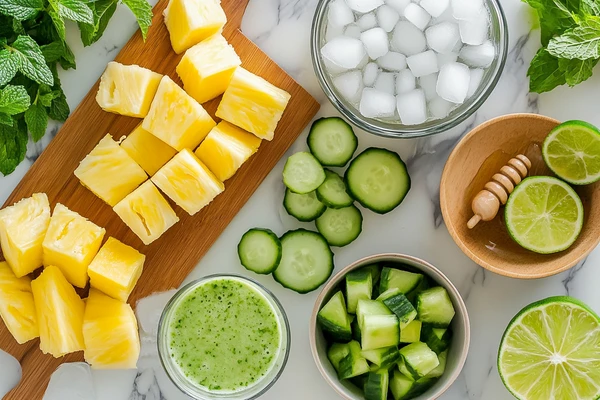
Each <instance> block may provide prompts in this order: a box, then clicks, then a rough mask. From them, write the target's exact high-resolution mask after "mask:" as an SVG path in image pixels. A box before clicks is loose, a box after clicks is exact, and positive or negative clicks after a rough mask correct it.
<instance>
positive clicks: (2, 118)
mask: <svg viewBox="0 0 600 400" xmlns="http://www.w3.org/2000/svg"><path fill="white" fill-rule="evenodd" d="M0 124H2V125H8V126H13V124H14V120H13V119H12V117H11V116H10V115H8V114H5V113H0Z"/></svg>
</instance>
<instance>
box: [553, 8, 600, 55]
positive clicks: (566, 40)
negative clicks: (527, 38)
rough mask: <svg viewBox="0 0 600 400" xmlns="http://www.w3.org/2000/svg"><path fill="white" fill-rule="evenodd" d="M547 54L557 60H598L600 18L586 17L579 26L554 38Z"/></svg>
mask: <svg viewBox="0 0 600 400" xmlns="http://www.w3.org/2000/svg"><path fill="white" fill-rule="evenodd" d="M548 52H549V53H550V54H552V55H553V56H555V57H558V58H568V59H569V60H572V59H578V60H587V59H590V58H600V18H598V17H591V16H590V17H588V18H586V19H585V20H583V21H581V24H580V25H579V26H578V27H576V28H573V29H569V30H568V31H566V32H564V33H563V34H562V35H560V36H557V37H554V38H552V39H551V40H550V42H549V43H548Z"/></svg>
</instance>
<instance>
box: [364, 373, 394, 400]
mask: <svg viewBox="0 0 600 400" xmlns="http://www.w3.org/2000/svg"><path fill="white" fill-rule="evenodd" d="M389 382H390V374H389V372H388V370H387V369H380V370H378V371H375V372H369V376H368V379H367V383H366V384H365V400H387V394H388V387H389Z"/></svg>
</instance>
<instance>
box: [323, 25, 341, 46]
mask: <svg viewBox="0 0 600 400" xmlns="http://www.w3.org/2000/svg"><path fill="white" fill-rule="evenodd" d="M343 34H344V27H343V26H336V25H327V30H326V31H325V40H326V41H327V42H329V41H331V39H333V38H336V37H338V36H342V35H343Z"/></svg>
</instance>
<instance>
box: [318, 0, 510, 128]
mask: <svg viewBox="0 0 600 400" xmlns="http://www.w3.org/2000/svg"><path fill="white" fill-rule="evenodd" d="M332 1H333V0H320V1H319V4H318V5H317V10H316V11H315V16H314V19H313V25H312V33H311V43H310V48H311V58H312V62H313V67H314V69H315V73H316V75H317V79H318V81H319V84H320V85H321V88H322V89H323V91H324V92H325V95H327V98H328V99H329V101H330V102H331V103H332V104H333V105H334V106H335V108H337V109H338V111H339V112H340V113H342V115H344V116H345V117H346V118H347V119H348V120H349V121H351V122H352V123H353V124H354V125H356V126H358V127H359V128H360V129H362V130H365V131H367V132H370V133H373V134H376V135H380V136H385V137H394V138H415V137H421V136H429V135H434V134H436V133H441V132H445V131H447V130H449V129H451V128H453V127H455V126H456V125H458V124H460V123H461V122H463V121H464V120H465V119H467V118H469V117H470V116H471V115H473V114H474V113H475V112H476V111H477V109H479V107H481V105H482V104H483V103H484V102H485V100H486V99H487V98H488V97H489V95H490V94H491V92H492V90H494V88H495V87H496V84H497V83H498V80H499V79H500V75H501V73H502V70H503V69H504V64H505V62H506V55H507V53H508V26H507V23H506V18H505V16H504V12H503V11H502V7H501V6H500V3H499V2H498V0H485V2H486V5H487V8H488V9H489V12H490V17H491V19H490V20H491V36H490V40H491V42H492V43H493V44H494V46H495V48H496V57H495V59H494V61H493V62H492V64H491V65H490V66H489V67H488V68H487V69H486V71H485V74H484V76H483V78H482V81H481V83H480V84H479V88H478V89H477V90H476V91H475V93H474V94H473V95H472V96H471V97H470V98H469V99H467V100H466V101H465V102H464V103H463V104H461V105H460V106H458V107H456V108H455V109H453V110H452V111H451V112H450V114H449V115H448V116H447V117H445V118H443V119H436V120H433V119H431V120H427V121H426V122H424V123H422V124H419V125H403V124H401V123H395V122H386V121H382V120H378V119H373V118H366V117H364V116H362V115H361V114H360V112H359V111H358V110H357V109H356V107H355V106H354V105H352V104H351V103H349V102H348V101H346V100H345V99H343V97H342V96H341V95H339V93H338V92H337V90H336V89H335V87H334V85H333V82H332V77H331V76H330V74H329V73H328V72H327V71H326V68H325V65H324V61H323V58H322V56H321V51H320V49H321V47H323V45H324V44H325V43H326V40H325V33H326V30H327V11H328V9H329V3H331V2H332Z"/></svg>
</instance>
